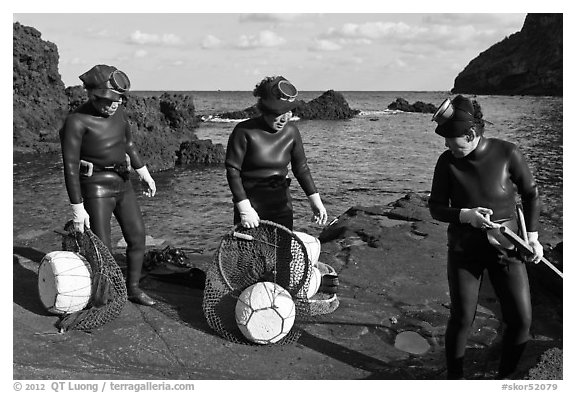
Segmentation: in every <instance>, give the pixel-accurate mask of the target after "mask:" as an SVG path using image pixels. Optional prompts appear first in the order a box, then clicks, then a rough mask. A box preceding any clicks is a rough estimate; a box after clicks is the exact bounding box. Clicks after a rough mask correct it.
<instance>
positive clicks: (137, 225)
mask: <svg viewBox="0 0 576 393" xmlns="http://www.w3.org/2000/svg"><path fill="white" fill-rule="evenodd" d="M60 141H61V145H62V158H63V161H64V178H65V182H66V189H67V191H68V196H69V198H70V202H71V203H73V204H77V203H81V202H83V203H84V208H85V209H86V212H87V213H88V215H89V216H90V229H91V230H92V231H93V232H94V233H95V234H96V235H97V236H98V237H99V238H100V239H101V240H102V241H103V242H104V244H105V245H106V246H107V247H108V248H109V249H110V250H112V247H111V246H112V244H111V238H110V231H111V226H110V220H111V217H112V214H114V216H115V217H116V219H117V220H118V223H119V225H120V228H121V230H122V235H123V236H124V239H125V240H126V243H127V249H126V261H127V265H128V271H127V283H128V287H129V290H130V287H131V286H132V287H134V286H136V287H137V286H138V281H139V279H140V272H141V268H142V264H143V260H144V252H145V228H144V222H143V220H142V214H141V212H140V207H139V206H138V203H137V200H136V196H135V194H134V190H133V188H132V183H131V182H130V180H129V179H128V176H126V174H125V173H122V172H120V173H119V172H118V171H115V170H114V169H107V167H112V166H114V165H116V166H117V167H118V168H121V167H122V166H123V164H125V162H126V154H128V156H129V157H130V162H131V165H132V166H133V167H134V168H141V167H142V166H143V163H142V159H141V158H140V156H139V155H138V152H137V150H136V146H135V145H134V142H133V140H132V134H131V132H130V124H129V122H128V118H127V116H126V113H125V112H124V109H123V107H122V106H120V107H119V108H118V109H117V110H116V112H115V113H114V114H113V115H111V116H108V117H106V116H103V115H102V114H100V113H99V112H97V111H96V110H95V109H94V107H93V105H92V104H91V103H90V102H87V103H85V104H83V105H81V106H80V107H79V108H77V109H76V110H75V111H73V112H71V113H70V114H69V115H68V117H67V118H66V121H65V123H64V126H63V128H62V129H61V131H60ZM81 159H82V160H85V161H89V162H91V163H93V164H94V173H93V174H92V176H90V177H87V176H83V175H82V174H80V160H81Z"/></svg>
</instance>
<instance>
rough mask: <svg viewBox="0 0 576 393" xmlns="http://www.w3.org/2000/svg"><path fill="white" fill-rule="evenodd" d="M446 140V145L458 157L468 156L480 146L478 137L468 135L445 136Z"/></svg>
mask: <svg viewBox="0 0 576 393" xmlns="http://www.w3.org/2000/svg"><path fill="white" fill-rule="evenodd" d="M444 140H445V145H446V147H447V148H448V149H450V151H451V152H452V154H453V155H454V157H456V158H462V157H466V156H467V155H468V154H470V153H472V152H473V151H474V149H476V146H478V138H476V137H475V138H470V137H469V136H466V135H463V136H457V137H455V138H444Z"/></svg>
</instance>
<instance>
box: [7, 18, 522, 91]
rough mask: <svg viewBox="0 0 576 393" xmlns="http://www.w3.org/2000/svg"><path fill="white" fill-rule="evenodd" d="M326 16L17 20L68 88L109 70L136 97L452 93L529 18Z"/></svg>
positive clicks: (14, 20) (14, 19) (15, 19)
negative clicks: (471, 66) (51, 47)
mask: <svg viewBox="0 0 576 393" xmlns="http://www.w3.org/2000/svg"><path fill="white" fill-rule="evenodd" d="M285 8H286V7H285ZM294 8H296V7H294ZM287 10H288V11H292V9H287ZM32 11H33V10H32ZM248 11H249V7H248ZM326 11H327V12H324V13H318V12H305V13H285V12H273V13H264V12H258V13H253V12H240V13H237V12H234V13H217V12H216V13H215V12H214V11H211V12H169V13H164V12H146V13H132V12H128V13H126V12H122V13H94V12H74V13H68V12H53V11H50V12H49V13H42V12H30V11H26V12H15V13H13V15H12V17H13V22H19V23H21V24H23V25H26V26H31V27H34V28H36V29H37V30H39V31H40V32H41V33H42V39H44V40H47V41H50V42H53V43H55V44H56V45H57V47H58V52H59V55H60V62H59V71H60V74H61V76H62V80H63V81H64V83H65V85H66V86H71V85H78V84H80V83H81V82H80V80H79V79H78V75H80V74H82V73H84V72H85V71H87V70H88V69H90V68H91V67H92V66H93V65H95V64H110V65H114V66H116V67H117V68H119V69H121V70H123V71H124V72H126V73H127V74H128V75H129V77H130V79H131V82H132V87H133V90H180V91H188V90H252V89H253V87H254V85H255V84H256V83H257V82H259V81H260V80H261V79H262V78H263V77H265V76H269V75H283V76H285V77H286V78H287V79H289V80H290V81H291V82H292V83H294V84H295V85H296V86H297V87H298V89H299V90H303V91H306V90H307V91H325V90H328V89H334V90H337V91H350V90H375V91H381V90H382V91H432V90H434V91H437V90H440V91H446V90H450V89H451V88H452V87H453V86H454V79H455V78H456V76H457V75H458V73H459V72H460V71H462V70H463V69H464V68H465V67H466V65H467V64H468V63H469V62H470V61H471V60H472V59H474V58H475V57H477V56H478V54H480V53H481V52H482V51H484V50H486V49H488V48H489V47H490V46H492V45H494V44H496V43H498V42H500V41H502V40H503V39H504V38H506V37H507V36H510V35H512V34H514V33H516V32H518V31H520V29H521V28H522V25H523V23H524V19H525V17H526V13H510V12H506V13H504V12H501V13H484V12H482V13H480V12H478V13H475V12H466V13H408V12H406V11H404V12H401V13H385V12H382V11H378V10H377V12H360V13H356V12H349V11H348V12H331V11H330V9H327V10H326Z"/></svg>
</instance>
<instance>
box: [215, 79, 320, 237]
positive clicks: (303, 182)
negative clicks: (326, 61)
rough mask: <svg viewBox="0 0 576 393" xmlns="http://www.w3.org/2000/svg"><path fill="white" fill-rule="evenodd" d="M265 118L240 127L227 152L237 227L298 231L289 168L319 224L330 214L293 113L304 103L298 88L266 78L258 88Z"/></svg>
mask: <svg viewBox="0 0 576 393" xmlns="http://www.w3.org/2000/svg"><path fill="white" fill-rule="evenodd" d="M253 94H254V96H255V97H258V103H257V107H258V109H259V110H260V112H261V113H262V115H261V116H259V117H256V118H252V119H249V120H246V121H243V122H241V123H239V124H238V125H237V126H236V127H235V128H234V130H233V131H232V134H231V135H230V138H229V139H228V146H227V149H226V177H227V180H228V185H229V186H230V190H231V191H232V198H233V202H234V223H235V224H238V223H241V224H242V226H244V227H246V228H254V227H257V226H258V224H259V221H260V219H263V220H269V221H273V222H276V223H278V224H281V225H283V226H285V227H287V228H288V229H292V228H293V210H292V199H291V196H290V191H289V185H290V179H289V178H288V177H287V175H288V164H291V167H292V172H293V173H294V176H295V177H296V179H297V180H298V183H299V184H300V186H301V187H302V189H303V190H304V192H305V193H306V196H307V197H308V200H309V202H310V206H311V209H312V212H313V215H314V220H315V221H316V223H318V224H321V225H324V224H325V223H326V220H327V219H328V215H327V214H326V209H325V208H324V205H323V203H322V200H321V199H320V194H319V193H318V192H317V190H316V186H315V184H314V181H313V179H312V175H311V174H310V169H309V168H308V164H307V160H306V155H305V153H304V147H303V144H302V138H301V136H300V131H299V130H298V128H297V127H296V125H295V124H294V123H293V122H289V120H290V118H291V117H292V112H291V111H292V109H294V108H295V107H296V106H298V105H299V104H300V102H299V101H296V100H295V98H296V96H297V94H298V91H297V90H296V87H294V85H292V84H291V83H290V82H289V81H288V80H286V79H285V78H284V77H281V76H278V77H267V78H265V79H263V80H262V81H261V82H260V83H259V84H258V85H257V86H256V88H255V89H254V92H253Z"/></svg>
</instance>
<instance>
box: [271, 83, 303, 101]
mask: <svg viewBox="0 0 576 393" xmlns="http://www.w3.org/2000/svg"><path fill="white" fill-rule="evenodd" d="M272 92H273V93H274V95H275V96H276V97H277V98H279V99H280V100H282V101H288V102H293V101H294V100H295V99H296V97H297V96H298V89H296V86H294V85H293V84H292V83H290V82H288V81H287V80H281V81H280V82H278V83H277V84H276V86H273V87H272Z"/></svg>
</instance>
